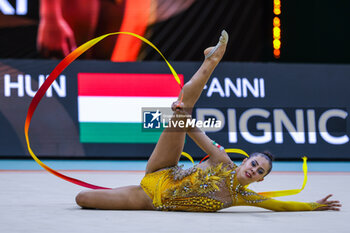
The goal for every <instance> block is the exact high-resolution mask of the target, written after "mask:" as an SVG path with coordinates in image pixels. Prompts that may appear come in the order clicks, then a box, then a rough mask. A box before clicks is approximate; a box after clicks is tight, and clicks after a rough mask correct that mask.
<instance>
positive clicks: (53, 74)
mask: <svg viewBox="0 0 350 233" xmlns="http://www.w3.org/2000/svg"><path fill="white" fill-rule="evenodd" d="M118 34H126V35H130V36H134V37H136V38H138V39H140V40H142V41H143V42H145V43H147V44H148V45H150V46H151V47H152V48H154V49H155V50H156V51H157V52H158V53H159V54H160V55H161V56H162V58H163V59H164V61H165V62H166V64H167V65H168V67H169V69H170V71H171V73H172V74H173V76H174V78H175V80H176V82H177V83H178V84H179V86H180V88H181V89H182V86H183V84H182V83H181V81H180V78H179V76H178V75H177V73H176V71H175V70H174V68H173V67H172V66H171V65H170V63H169V62H168V61H167V60H166V59H165V57H164V56H163V54H162V53H161V52H160V51H159V50H158V48H157V47H156V46H155V45H154V44H152V43H151V42H150V41H149V40H147V39H146V38H144V37H142V36H139V35H137V34H135V33H131V32H113V33H109V34H105V35H102V36H100V37H97V38H95V39H92V40H90V41H88V42H86V43H84V44H83V45H81V46H79V47H78V48H76V49H75V50H74V51H73V52H71V53H70V54H68V56H66V57H65V58H64V59H63V60H62V61H61V62H60V63H59V64H58V65H57V66H56V67H55V69H54V70H53V71H52V72H51V74H50V75H49V76H48V78H47V79H46V80H45V82H44V83H43V85H42V86H41V87H40V88H39V90H38V91H37V93H36V94H35V96H34V97H33V99H32V101H31V103H30V105H29V108H28V112H27V117H26V121H25V125H24V135H25V138H26V142H27V148H28V151H29V154H30V155H31V156H32V158H33V159H34V160H35V161H36V162H37V163H38V164H39V165H40V166H41V167H43V168H44V169H45V170H47V171H48V172H50V173H52V174H53V175H55V176H58V177H59V178H62V179H64V180H66V181H69V182H71V183H74V184H77V185H80V186H83V187H86V188H91V189H109V188H106V187H101V186H96V185H92V184H89V183H86V182H84V181H81V180H77V179H74V178H71V177H69V176H65V175H63V174H61V173H59V172H57V171H55V170H54V169H52V168H50V167H49V166H47V165H45V164H44V163H43V162H41V161H40V160H39V159H38V157H37V156H36V155H35V154H34V153H33V151H32V149H31V147H30V142H29V136H28V131H29V126H30V122H31V119H32V117H33V114H34V112H35V110H36V107H37V106H38V104H39V102H40V101H41V99H42V97H43V96H44V95H45V93H46V91H47V89H48V88H49V87H50V86H51V84H52V83H53V82H54V81H55V79H56V78H57V77H58V76H59V74H61V73H62V71H63V70H64V69H65V68H67V66H69V64H71V63H72V62H73V61H74V60H75V59H77V58H78V57H79V56H80V55H81V54H83V53H84V52H85V51H86V50H88V49H89V48H91V47H92V46H94V45H95V44H96V43H98V42H99V41H101V40H103V39H104V38H106V37H108V36H112V35H118ZM182 97H183V94H182V96H181V100H182Z"/></svg>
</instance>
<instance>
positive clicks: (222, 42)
mask: <svg viewBox="0 0 350 233" xmlns="http://www.w3.org/2000/svg"><path fill="white" fill-rule="evenodd" d="M227 42H228V34H227V32H226V31H225V30H223V31H222V32H221V36H220V39H219V42H218V44H217V45H216V46H215V47H209V48H207V49H205V50H204V56H205V59H206V60H212V61H214V62H219V61H220V60H221V58H222V57H223V56H224V54H225V50H226V46H227Z"/></svg>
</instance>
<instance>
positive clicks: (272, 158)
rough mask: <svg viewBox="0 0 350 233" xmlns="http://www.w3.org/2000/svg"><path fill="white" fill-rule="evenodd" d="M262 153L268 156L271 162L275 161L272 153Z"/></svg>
mask: <svg viewBox="0 0 350 233" xmlns="http://www.w3.org/2000/svg"><path fill="white" fill-rule="evenodd" d="M261 153H262V154H264V155H266V156H267V157H268V158H269V159H270V160H271V161H274V160H275V156H274V155H273V154H272V153H271V152H270V151H264V152H261Z"/></svg>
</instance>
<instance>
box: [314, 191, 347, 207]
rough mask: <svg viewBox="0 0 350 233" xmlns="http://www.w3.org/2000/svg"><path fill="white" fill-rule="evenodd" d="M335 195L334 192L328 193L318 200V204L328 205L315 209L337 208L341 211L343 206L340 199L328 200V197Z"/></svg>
mask: <svg viewBox="0 0 350 233" xmlns="http://www.w3.org/2000/svg"><path fill="white" fill-rule="evenodd" d="M331 196H333V195H332V194H329V195H327V196H326V197H325V198H322V199H321V200H318V201H316V202H317V203H318V204H322V205H327V206H321V207H318V208H317V209H315V210H337V211H339V210H340V208H339V207H341V204H340V202H339V201H338V200H335V201H328V200H327V199H328V198H330V197H331Z"/></svg>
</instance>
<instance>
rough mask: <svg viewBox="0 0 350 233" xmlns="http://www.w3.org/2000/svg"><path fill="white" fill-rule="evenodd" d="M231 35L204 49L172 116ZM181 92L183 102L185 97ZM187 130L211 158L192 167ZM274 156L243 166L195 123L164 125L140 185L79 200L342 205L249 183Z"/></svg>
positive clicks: (167, 205) (192, 97)
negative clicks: (272, 193) (289, 197)
mask: <svg viewBox="0 0 350 233" xmlns="http://www.w3.org/2000/svg"><path fill="white" fill-rule="evenodd" d="M227 42H228V35H227V33H226V32H225V31H223V32H222V34H221V37H220V39H219V42H218V44H217V45H216V46H215V47H209V48H207V49H206V50H204V55H205V59H204V62H203V64H202V65H201V67H200V68H199V70H198V71H197V72H196V73H195V74H194V76H193V77H192V78H191V80H190V81H189V82H187V83H186V84H185V85H184V87H183V89H182V93H181V94H180V96H179V99H178V101H176V102H175V103H174V104H173V105H172V110H173V111H174V115H173V117H172V121H180V120H184V119H187V118H188V116H190V114H191V109H192V108H193V106H194V105H195V103H196V102H197V100H198V98H199V96H200V95H201V93H202V90H203V88H204V86H205V84H206V82H207V81H208V79H209V77H210V75H211V74H212V72H213V71H214V69H215V67H216V66H217V65H218V63H219V62H220V60H221V58H222V57H223V55H224V53H225V50H226V46H227ZM181 96H182V101H181ZM186 134H187V135H189V136H190V137H191V138H192V139H193V140H194V142H195V143H196V144H197V145H198V146H199V147H200V148H201V149H202V150H203V151H205V152H206V153H207V154H209V155H210V157H209V159H208V160H206V161H205V162H203V163H200V164H199V165H196V166H194V167H192V168H190V169H187V170H182V168H180V167H178V162H179V159H180V156H181V152H182V150H183V147H184V140H185V136H186ZM271 168H272V156H271V155H270V154H269V153H259V152H257V153H253V154H251V155H250V157H249V158H246V159H244V160H243V162H242V164H241V165H240V166H237V165H235V164H234V162H233V161H231V159H230V158H229V156H228V155H227V154H226V152H225V151H224V150H222V148H221V147H220V146H218V144H217V143H215V142H213V141H212V140H211V139H210V138H209V137H208V136H207V135H206V134H205V133H204V132H202V131H201V130H200V129H199V128H196V127H188V128H182V129H181V128H174V127H173V128H166V129H164V131H163V132H162V134H161V136H160V138H159V141H158V143H157V145H156V147H155V149H154V151H153V152H152V154H151V157H150V158H149V160H148V163H147V167H146V174H145V177H144V178H143V179H142V181H141V184H140V185H133V186H126V187H119V188H115V189H111V190H88V191H82V192H80V193H79V194H78V195H77V197H76V202H77V204H78V205H79V206H81V207H83V208H96V209H109V210H177V211H204V212H206V211H211V212H212V211H217V210H220V209H223V208H228V207H231V206H241V205H247V206H256V207H261V208H265V209H269V210H274V211H307V210H340V207H341V204H340V203H339V201H337V200H333V201H331V200H328V199H329V198H330V197H331V196H332V195H327V196H326V197H324V198H322V199H320V200H318V201H315V202H309V203H305V202H295V201H279V200H275V199H272V198H268V197H265V196H262V195H259V194H258V193H255V192H254V191H252V190H250V189H248V188H246V186H247V185H248V184H251V183H253V182H259V181H262V180H263V179H264V177H265V176H266V175H267V174H269V172H270V171H271Z"/></svg>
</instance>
